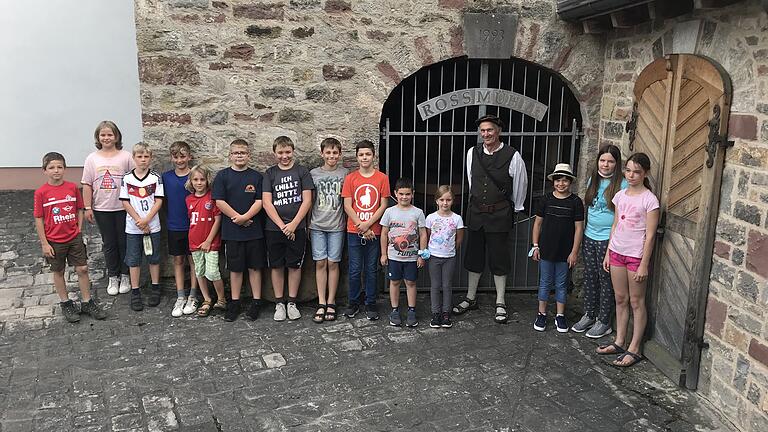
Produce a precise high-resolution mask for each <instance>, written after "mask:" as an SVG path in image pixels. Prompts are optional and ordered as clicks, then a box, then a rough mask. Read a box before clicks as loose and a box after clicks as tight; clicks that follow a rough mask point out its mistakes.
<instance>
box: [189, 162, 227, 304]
mask: <svg viewBox="0 0 768 432" xmlns="http://www.w3.org/2000/svg"><path fill="white" fill-rule="evenodd" d="M185 186H186V188H187V190H188V191H190V192H192V194H191V195H188V196H187V198H186V201H187V213H188V215H189V250H190V251H191V252H192V260H193V261H194V263H195V275H197V281H198V283H199V286H200V292H201V293H203V298H204V301H203V304H202V305H201V306H200V309H198V311H197V315H198V316H201V317H206V316H208V314H209V313H210V312H211V307H215V308H216V309H221V310H226V308H227V300H226V297H225V296H224V281H222V280H221V274H220V273H219V249H220V247H221V235H220V233H219V228H220V227H221V212H220V211H219V209H218V207H216V202H215V201H214V200H213V198H211V171H210V170H208V168H206V167H203V166H201V165H197V166H195V167H193V168H192V170H190V172H189V179H188V180H187V183H186V185H185ZM206 279H207V280H209V281H211V282H213V287H214V288H215V289H216V299H217V301H216V304H215V306H214V304H213V301H212V300H211V295H210V292H209V291H208V283H207V281H206ZM194 301H196V300H194ZM195 306H196V305H195Z"/></svg>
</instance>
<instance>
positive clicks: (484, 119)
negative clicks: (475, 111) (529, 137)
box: [475, 114, 504, 129]
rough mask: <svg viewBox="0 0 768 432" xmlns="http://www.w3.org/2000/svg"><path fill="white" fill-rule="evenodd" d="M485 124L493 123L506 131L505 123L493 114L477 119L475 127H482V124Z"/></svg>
mask: <svg viewBox="0 0 768 432" xmlns="http://www.w3.org/2000/svg"><path fill="white" fill-rule="evenodd" d="M483 122H491V123H493V124H495V125H496V126H498V127H499V128H501V129H504V122H503V121H502V120H501V119H500V118H499V117H498V116H495V115H493V114H487V115H484V116H482V117H480V118H479V119H477V121H475V126H477V127H480V123H483Z"/></svg>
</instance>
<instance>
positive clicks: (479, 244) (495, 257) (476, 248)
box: [462, 229, 512, 276]
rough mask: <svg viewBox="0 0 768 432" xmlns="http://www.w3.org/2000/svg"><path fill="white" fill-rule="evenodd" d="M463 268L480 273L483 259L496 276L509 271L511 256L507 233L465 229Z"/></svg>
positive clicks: (482, 267)
mask: <svg viewBox="0 0 768 432" xmlns="http://www.w3.org/2000/svg"><path fill="white" fill-rule="evenodd" d="M462 249H464V268H466V269H467V270H469V271H471V272H474V273H482V272H483V270H484V269H485V260H486V257H487V259H488V267H489V268H490V269H491V273H492V274H494V275H496V276H503V275H506V274H508V273H509V270H510V268H511V267H512V257H511V255H510V254H509V233H506V232H492V233H487V232H485V230H483V229H481V230H480V231H472V230H467V234H466V240H465V241H464V246H463V247H462Z"/></svg>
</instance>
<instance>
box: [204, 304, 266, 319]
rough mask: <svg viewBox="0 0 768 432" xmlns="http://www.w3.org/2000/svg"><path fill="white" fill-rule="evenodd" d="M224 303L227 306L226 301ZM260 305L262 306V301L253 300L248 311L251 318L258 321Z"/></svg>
mask: <svg viewBox="0 0 768 432" xmlns="http://www.w3.org/2000/svg"><path fill="white" fill-rule="evenodd" d="M217 304H218V302H217ZM224 304H225V307H226V303H224ZM215 307H216V306H214V308H215ZM259 307H261V303H259V302H258V301H257V300H251V305H250V306H249V307H248V313H246V315H247V316H248V319H249V320H251V321H256V320H257V319H258V318H259Z"/></svg>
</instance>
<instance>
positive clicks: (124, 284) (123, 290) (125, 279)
mask: <svg viewBox="0 0 768 432" xmlns="http://www.w3.org/2000/svg"><path fill="white" fill-rule="evenodd" d="M119 291H120V294H128V293H129V292H131V277H130V276H128V275H127V274H124V275H122V276H120V289H119Z"/></svg>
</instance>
